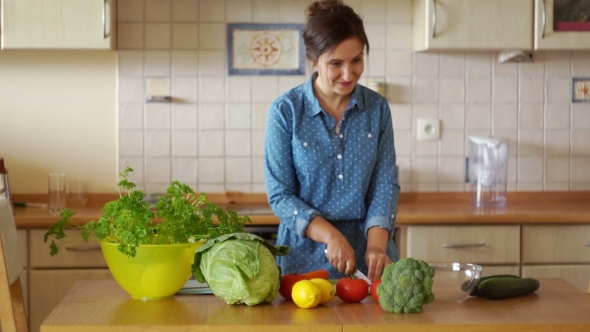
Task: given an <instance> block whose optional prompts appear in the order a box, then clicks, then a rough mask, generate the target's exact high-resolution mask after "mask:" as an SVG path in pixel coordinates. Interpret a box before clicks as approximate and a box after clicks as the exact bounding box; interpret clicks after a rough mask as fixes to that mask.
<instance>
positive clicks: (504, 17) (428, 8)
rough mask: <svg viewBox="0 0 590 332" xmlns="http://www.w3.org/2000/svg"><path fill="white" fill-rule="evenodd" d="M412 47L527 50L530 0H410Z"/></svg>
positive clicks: (531, 32)
mask: <svg viewBox="0 0 590 332" xmlns="http://www.w3.org/2000/svg"><path fill="white" fill-rule="evenodd" d="M413 5H414V8H413V12H414V18H413V19H414V26H413V35H414V36H413V38H414V50H415V51H425V50H515V49H516V50H531V49H532V48H533V41H532V39H531V36H532V35H533V2H532V0H414V1H413Z"/></svg>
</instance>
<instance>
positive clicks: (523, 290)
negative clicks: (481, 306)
mask: <svg viewBox="0 0 590 332" xmlns="http://www.w3.org/2000/svg"><path fill="white" fill-rule="evenodd" d="M477 288H478V292H479V295H480V296H481V297H485V298H488V299H492V300H497V299H504V298H508V297H514V296H521V295H527V294H530V293H533V292H535V291H536V290H537V289H539V281H538V280H537V279H533V278H513V277H496V278H490V279H487V280H484V281H482V282H480V283H479V285H478V286H477Z"/></svg>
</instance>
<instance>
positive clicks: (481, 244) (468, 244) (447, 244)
mask: <svg viewBox="0 0 590 332" xmlns="http://www.w3.org/2000/svg"><path fill="white" fill-rule="evenodd" d="M485 246H486V244H485V243H466V244H454V243H443V248H478V247H485Z"/></svg>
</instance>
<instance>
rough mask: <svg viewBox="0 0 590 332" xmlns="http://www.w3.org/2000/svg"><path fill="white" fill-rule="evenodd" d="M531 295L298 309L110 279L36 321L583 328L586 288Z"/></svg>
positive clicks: (259, 327)
mask: <svg viewBox="0 0 590 332" xmlns="http://www.w3.org/2000/svg"><path fill="white" fill-rule="evenodd" d="M539 281H540V284H541V286H540V288H539V290H538V291H537V292H536V293H534V294H531V295H527V296H521V297H515V298H510V299H503V300H488V299H482V298H475V297H470V298H467V299H465V300H463V301H460V302H454V301H444V300H437V299H436V298H435V300H434V301H433V302H432V303H430V304H428V305H426V306H424V309H423V311H422V312H421V313H414V314H392V313H387V312H385V311H383V310H382V309H381V307H380V305H379V303H377V302H375V301H374V300H373V298H371V297H370V296H369V297H367V299H365V300H363V301H362V302H360V303H344V302H342V301H341V300H339V299H338V298H335V299H334V300H332V301H331V302H329V303H328V304H326V305H322V306H318V307H316V308H313V309H300V308H298V307H297V306H296V305H295V304H294V303H293V302H291V301H287V300H284V299H283V298H282V297H280V296H279V298H277V299H276V300H275V301H274V302H273V303H272V304H266V305H258V306H252V307H248V306H231V305H227V304H226V303H225V302H223V301H222V300H220V299H219V298H217V297H216V296H214V295H177V296H174V297H173V298H170V299H166V300H159V301H145V302H144V301H139V300H132V299H131V298H130V296H129V295H128V294H127V293H125V292H124V291H123V290H122V288H121V287H119V286H118V285H117V284H116V282H115V281H112V280H110V281H107V280H88V281H79V282H77V283H76V284H75V285H74V286H73V287H72V289H71V290H70V292H69V293H68V294H67V295H66V296H65V297H64V299H63V300H62V301H61V302H60V304H59V305H58V306H57V307H56V308H55V309H54V310H53V311H52V312H51V314H50V315H49V316H48V317H47V319H46V320H45V321H44V322H43V324H42V325H41V332H66V331H68V332H69V331H113V332H118V331H140V330H141V331H182V332H188V331H209V332H242V331H243V332H250V331H268V332H273V331H281V332H284V331H288V332H290V331H293V332H295V331H308V332H320V331H321V332H325V331H327V332H331V331H334V332H336V331H338V332H341V331H346V332H373V331H374V332H378V331H388V330H392V329H395V328H396V327H399V328H401V330H403V331H412V332H422V331H442V332H451V331H453V332H463V331H464V332H473V331H482V332H486V331H497V330H502V331H505V332H511V331H519V332H520V331H536V332H543V331H562V332H565V331H590V315H588V313H589V312H590V296H589V295H588V294H587V293H585V292H583V291H581V290H579V289H577V288H575V287H574V286H572V285H571V284H569V283H567V282H565V281H563V280H562V279H539Z"/></svg>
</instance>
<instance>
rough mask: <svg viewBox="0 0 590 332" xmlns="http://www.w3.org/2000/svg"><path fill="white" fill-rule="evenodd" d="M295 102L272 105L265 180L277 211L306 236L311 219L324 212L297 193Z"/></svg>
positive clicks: (266, 144)
mask: <svg viewBox="0 0 590 332" xmlns="http://www.w3.org/2000/svg"><path fill="white" fill-rule="evenodd" d="M293 111H294V110H293V105H292V104H291V103H290V102H288V101H286V100H280V99H277V100H276V101H275V102H274V103H273V104H272V105H271V107H270V110H269V112H268V117H267V123H266V134H265V139H264V181H265V185H266V191H267V195H268V201H269V204H270V207H271V209H272V210H273V212H274V214H275V215H276V216H277V217H278V218H279V219H280V221H281V223H282V224H285V226H286V227H288V228H289V229H290V230H291V231H293V232H295V233H296V234H298V235H299V236H301V237H305V231H306V230H307V226H308V225H309V223H310V222H311V220H312V219H313V218H314V217H315V216H317V215H321V214H320V212H319V211H318V210H316V209H313V208H312V207H311V206H310V205H309V204H307V203H306V202H304V201H303V200H301V199H300V198H299V197H298V195H297V188H298V184H297V174H296V171H295V167H294V163H293V153H292V152H293V151H292V146H291V141H292V136H293V134H292V132H293V125H292V123H293V119H292V117H293Z"/></svg>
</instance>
